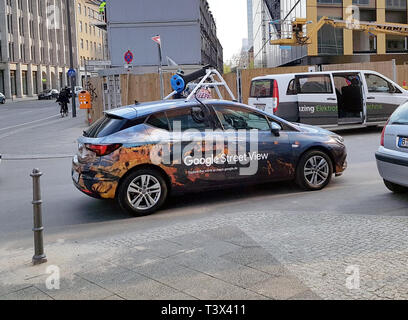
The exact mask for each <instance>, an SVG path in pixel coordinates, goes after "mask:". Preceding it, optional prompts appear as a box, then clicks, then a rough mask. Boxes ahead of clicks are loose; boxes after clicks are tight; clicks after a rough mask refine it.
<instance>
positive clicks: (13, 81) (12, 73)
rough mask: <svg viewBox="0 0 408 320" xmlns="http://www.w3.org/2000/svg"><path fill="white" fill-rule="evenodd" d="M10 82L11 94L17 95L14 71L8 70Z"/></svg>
mask: <svg viewBox="0 0 408 320" xmlns="http://www.w3.org/2000/svg"><path fill="white" fill-rule="evenodd" d="M10 83H11V95H12V96H16V95H17V85H16V71H15V70H10Z"/></svg>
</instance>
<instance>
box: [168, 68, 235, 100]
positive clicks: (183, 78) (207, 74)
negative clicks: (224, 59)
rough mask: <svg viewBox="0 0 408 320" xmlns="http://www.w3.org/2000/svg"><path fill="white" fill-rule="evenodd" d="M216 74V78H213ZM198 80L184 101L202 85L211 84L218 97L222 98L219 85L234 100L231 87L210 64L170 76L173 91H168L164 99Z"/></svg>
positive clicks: (190, 97) (182, 90)
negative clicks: (187, 72)
mask: <svg viewBox="0 0 408 320" xmlns="http://www.w3.org/2000/svg"><path fill="white" fill-rule="evenodd" d="M214 76H216V77H217V78H218V80H216V79H215V78H214ZM200 78H201V80H200V82H199V83H198V84H197V85H196V86H195V88H194V89H193V90H192V91H191V93H190V94H189V95H188V96H187V98H186V101H188V100H191V99H192V98H194V96H195V94H196V93H197V92H198V90H200V89H201V88H203V87H206V86H211V87H214V88H215V91H216V92H217V95H218V97H219V99H223V96H222V94H221V92H220V89H219V87H224V88H225V90H226V91H227V92H228V94H229V95H230V97H231V100H233V101H236V99H235V96H234V94H233V93H232V91H231V89H230V88H229V87H228V85H227V83H226V82H225V80H224V78H223V77H222V76H221V74H220V73H219V72H218V71H217V69H215V68H214V67H213V66H211V65H206V66H204V67H202V68H201V69H200V70H197V71H195V72H193V73H190V74H187V75H184V74H183V72H182V71H181V70H179V71H178V72H177V73H176V74H175V75H174V76H173V77H172V78H171V87H172V88H173V90H174V91H173V92H172V93H170V94H169V95H168V96H167V97H165V98H164V100H168V99H170V98H171V97H173V96H174V95H176V94H181V93H183V92H184V90H185V89H186V88H187V85H188V84H189V83H190V82H192V81H196V80H198V79H200Z"/></svg>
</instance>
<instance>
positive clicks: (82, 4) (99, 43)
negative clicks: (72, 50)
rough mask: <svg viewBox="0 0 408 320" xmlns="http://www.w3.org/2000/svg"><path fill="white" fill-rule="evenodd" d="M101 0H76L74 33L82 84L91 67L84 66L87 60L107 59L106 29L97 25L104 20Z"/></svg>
mask: <svg viewBox="0 0 408 320" xmlns="http://www.w3.org/2000/svg"><path fill="white" fill-rule="evenodd" d="M101 2H102V1H97V0H76V34H77V39H78V43H77V47H78V58H79V61H78V64H79V75H80V76H79V77H80V79H81V81H80V83H81V84H82V85H84V80H85V76H87V75H88V70H87V69H91V68H92V67H87V68H85V67H86V65H87V64H88V63H89V61H101V60H104V61H105V60H108V50H107V37H106V30H104V29H103V28H100V27H98V26H99V25H100V24H101V23H103V22H104V18H103V15H102V14H101V13H100V12H99V5H100V4H101Z"/></svg>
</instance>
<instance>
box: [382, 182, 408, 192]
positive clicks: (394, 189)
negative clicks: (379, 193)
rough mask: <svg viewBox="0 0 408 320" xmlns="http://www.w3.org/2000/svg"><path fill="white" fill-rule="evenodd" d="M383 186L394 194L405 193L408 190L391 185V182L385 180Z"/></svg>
mask: <svg viewBox="0 0 408 320" xmlns="http://www.w3.org/2000/svg"><path fill="white" fill-rule="evenodd" d="M384 184H385V186H386V187H387V188H388V190H390V191H392V192H394V193H407V192H408V188H407V187H404V186H401V185H399V184H396V183H393V182H391V181H388V180H385V179H384Z"/></svg>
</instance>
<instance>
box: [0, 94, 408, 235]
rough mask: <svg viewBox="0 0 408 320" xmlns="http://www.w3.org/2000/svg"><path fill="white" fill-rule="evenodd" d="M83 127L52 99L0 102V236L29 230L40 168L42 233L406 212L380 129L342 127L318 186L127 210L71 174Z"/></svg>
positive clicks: (282, 186)
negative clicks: (382, 165) (388, 179)
mask: <svg viewBox="0 0 408 320" xmlns="http://www.w3.org/2000/svg"><path fill="white" fill-rule="evenodd" d="M84 128H85V115H84V114H83V113H82V112H79V116H78V117H77V118H75V119H72V118H71V117H70V118H65V119H61V118H59V115H58V105H57V104H56V103H55V102H54V101H41V102H39V101H29V102H20V103H7V104H6V105H0V153H1V154H3V157H4V160H3V161H2V163H1V164H0V240H1V241H4V240H12V239H18V238H20V237H28V236H31V233H32V232H31V228H32V205H31V200H32V185H31V177H30V176H29V174H30V172H31V171H32V169H33V168H40V169H41V171H42V172H43V173H44V175H43V177H42V195H43V202H44V204H43V213H44V218H43V220H44V226H45V228H46V233H47V234H56V235H58V234H59V233H61V232H68V231H69V232H71V233H75V232H84V233H85V234H89V235H90V234H93V233H98V232H103V233H107V232H112V233H115V232H120V231H121V230H129V229H131V230H146V229H148V228H150V227H159V226H166V225H168V224H171V223H175V222H177V221H194V220H196V219H199V218H202V217H204V216H205V217H210V218H211V217H212V216H213V217H219V216H222V215H225V214H234V213H237V214H242V213H243V212H248V213H251V212H256V211H259V210H269V211H271V212H273V211H278V210H279V211H281V212H288V213H290V212H302V213H308V212H310V213H328V214H331V213H332V214H349V215H382V216H406V215H408V210H406V208H407V205H408V197H406V196H401V195H394V194H392V193H390V192H388V190H387V189H386V188H385V186H384V185H383V183H382V180H381V178H380V176H379V175H378V172H377V168H376V164H375V158H374V152H375V151H376V149H377V148H378V144H379V141H380V133H381V130H380V129H378V128H376V129H365V130H355V131H349V132H347V133H344V132H343V133H342V135H343V136H344V137H345V139H346V144H347V147H348V152H349V158H348V163H349V168H348V170H347V171H346V173H345V174H344V175H343V176H342V177H338V178H334V179H333V182H332V183H331V184H330V185H329V186H328V187H327V188H326V189H324V190H322V191H319V192H302V191H300V190H299V189H298V188H297V187H296V186H294V185H292V184H291V183H276V184H269V185H262V186H256V187H240V188H236V189H232V190H224V191H222V192H220V191H217V192H208V193H206V194H205V196H203V194H190V195H185V196H182V197H176V198H172V199H170V200H169V201H168V202H167V204H166V205H165V207H164V208H163V209H162V210H161V211H159V212H157V213H156V214H154V215H152V216H148V217H142V218H132V217H129V216H128V215H126V214H124V213H122V212H121V211H120V209H119V208H118V207H117V206H116V204H115V203H114V202H110V201H101V200H96V199H92V198H89V197H87V196H86V195H83V194H82V193H80V192H79V191H77V190H76V189H75V187H74V186H73V185H72V182H71V177H70V169H71V159H70V155H71V154H73V153H74V152H75V149H76V141H75V140H76V137H78V136H79V135H80V134H81V132H82V130H83V129H84Z"/></svg>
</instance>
